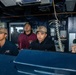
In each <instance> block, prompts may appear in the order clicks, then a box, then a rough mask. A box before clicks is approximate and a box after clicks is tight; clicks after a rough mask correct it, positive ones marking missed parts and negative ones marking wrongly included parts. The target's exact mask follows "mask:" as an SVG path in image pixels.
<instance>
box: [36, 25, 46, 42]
mask: <svg viewBox="0 0 76 75" xmlns="http://www.w3.org/2000/svg"><path fill="white" fill-rule="evenodd" d="M36 34H37V39H38V41H39V42H42V41H44V40H45V38H46V37H47V28H46V27H45V26H39V27H38V28H37V32H36Z"/></svg>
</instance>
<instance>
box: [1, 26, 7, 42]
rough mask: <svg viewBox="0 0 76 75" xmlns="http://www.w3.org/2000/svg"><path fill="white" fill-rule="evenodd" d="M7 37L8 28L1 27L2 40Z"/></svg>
mask: <svg viewBox="0 0 76 75" xmlns="http://www.w3.org/2000/svg"><path fill="white" fill-rule="evenodd" d="M6 38H7V29H6V28H3V27H0V41H2V40H5V39H6Z"/></svg>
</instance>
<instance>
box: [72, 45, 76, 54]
mask: <svg viewBox="0 0 76 75" xmlns="http://www.w3.org/2000/svg"><path fill="white" fill-rule="evenodd" d="M72 53H76V45H73V46H72Z"/></svg>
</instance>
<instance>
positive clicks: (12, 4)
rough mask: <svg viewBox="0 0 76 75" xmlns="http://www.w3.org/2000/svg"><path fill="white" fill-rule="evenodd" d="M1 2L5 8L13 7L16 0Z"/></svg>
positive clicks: (3, 0)
mask: <svg viewBox="0 0 76 75" xmlns="http://www.w3.org/2000/svg"><path fill="white" fill-rule="evenodd" d="M1 2H2V3H3V4H4V5H5V6H14V5H16V0H1Z"/></svg>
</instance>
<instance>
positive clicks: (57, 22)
mask: <svg viewBox="0 0 76 75" xmlns="http://www.w3.org/2000/svg"><path fill="white" fill-rule="evenodd" d="M53 8H54V14H55V18H56V20H55V23H56V31H57V37H58V41H59V47H60V51H61V52H63V51H64V50H63V47H62V43H61V39H60V33H59V27H58V25H59V20H58V18H57V14H56V8H55V3H54V0H53Z"/></svg>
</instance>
